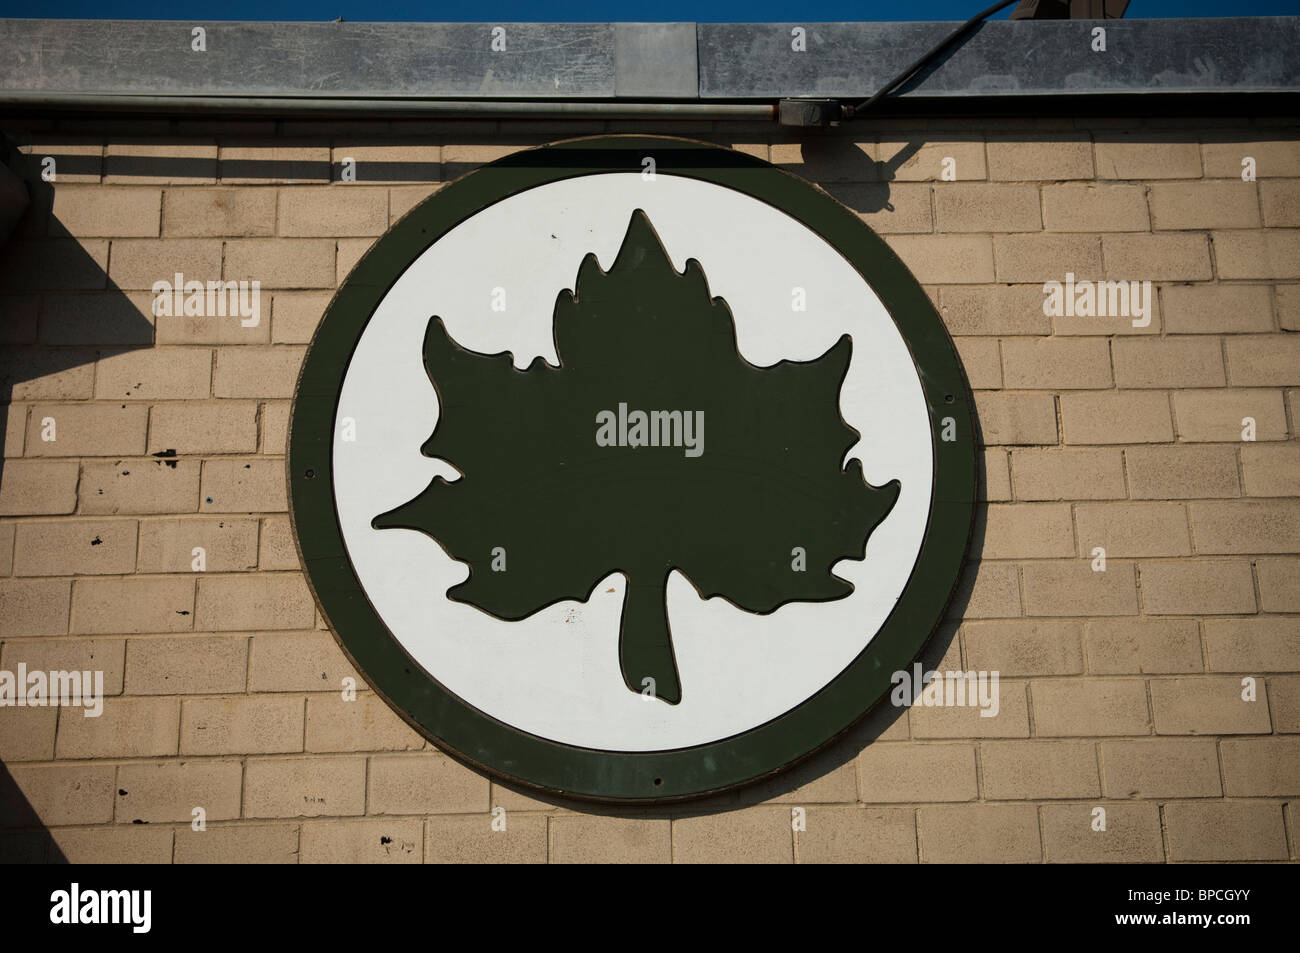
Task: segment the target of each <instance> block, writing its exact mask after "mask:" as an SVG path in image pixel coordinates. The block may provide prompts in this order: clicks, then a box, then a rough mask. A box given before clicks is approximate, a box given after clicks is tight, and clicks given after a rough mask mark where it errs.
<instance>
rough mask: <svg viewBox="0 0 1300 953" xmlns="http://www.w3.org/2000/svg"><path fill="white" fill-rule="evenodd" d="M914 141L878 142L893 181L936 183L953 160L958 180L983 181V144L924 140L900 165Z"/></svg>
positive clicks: (985, 173)
mask: <svg viewBox="0 0 1300 953" xmlns="http://www.w3.org/2000/svg"><path fill="white" fill-rule="evenodd" d="M914 141H915V140H911V139H909V140H906V141H888V140H885V141H881V142H878V143H876V145H875V147H874V150H873V151H874V153H875V156H876V158H877V160H878V161H880V162H884V163H886V164H887V165H889V166H890V167H891V168H893V179H892V180H893V181H896V182H934V181H938V180H939V177H940V176H941V175H942V173H943V168H944V164H943V163H944V160H945V159H949V158H950V159H952V160H953V165H954V171H955V172H956V175H957V180H958V181H968V180H971V179H984V178H987V177H988V169H987V167H986V165H985V162H984V143H983V142H982V141H975V140H950V141H942V140H930V141H923V142H922V144H921V148H920V149H918V150H916V151H915V152H913V153H911V154H910V155H909V156H908V157H907V158H906V159H905V160H904V161H902V162H901V163H899V164H898V165H897V166H895V165H894V163H895V162H897V161H898V157H899V156H900V155H901V154H902V153H903V152H904V150H906V149H908V147H909V146H910V145H912V144H913V143H914ZM772 153H773V161H776V146H775V145H774V146H773V147H772Z"/></svg>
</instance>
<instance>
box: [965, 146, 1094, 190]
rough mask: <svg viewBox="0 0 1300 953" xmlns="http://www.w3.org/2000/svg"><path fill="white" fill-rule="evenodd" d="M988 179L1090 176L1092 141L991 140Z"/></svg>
mask: <svg viewBox="0 0 1300 953" xmlns="http://www.w3.org/2000/svg"><path fill="white" fill-rule="evenodd" d="M987 148H988V160H989V178H990V179H992V180H994V181H1001V182H1030V181H1045V182H1058V181H1060V180H1062V179H1091V178H1092V177H1093V167H1092V142H1091V140H1089V139H1087V138H1083V137H1080V138H1078V139H1075V140H1071V139H1069V138H1067V137H1063V136H1062V137H1058V136H1055V135H1053V136H1044V137H1041V138H1033V139H1015V140H1012V141H1007V142H999V141H995V140H992V139H990V140H989V143H988V147H987Z"/></svg>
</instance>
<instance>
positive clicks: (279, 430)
mask: <svg viewBox="0 0 1300 953" xmlns="http://www.w3.org/2000/svg"><path fill="white" fill-rule="evenodd" d="M292 406H293V405H292V404H290V402H289V401H287V400H277V401H268V402H267V403H264V404H262V452H263V453H265V454H270V455H272V456H283V455H284V454H285V453H287V452H288V450H289V414H290V410H291V408H292Z"/></svg>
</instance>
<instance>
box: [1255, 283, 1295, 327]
mask: <svg viewBox="0 0 1300 953" xmlns="http://www.w3.org/2000/svg"><path fill="white" fill-rule="evenodd" d="M1273 300H1274V302H1275V303H1276V305H1277V322H1278V325H1279V326H1280V327H1281V328H1282V330H1284V331H1300V285H1276V286H1275V287H1274V289H1273ZM1262 330H1266V331H1270V330H1272V328H1263V329H1262Z"/></svg>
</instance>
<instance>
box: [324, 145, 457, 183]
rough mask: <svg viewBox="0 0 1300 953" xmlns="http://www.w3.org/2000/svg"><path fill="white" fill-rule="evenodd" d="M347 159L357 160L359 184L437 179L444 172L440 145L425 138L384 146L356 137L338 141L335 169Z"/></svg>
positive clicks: (335, 153) (431, 180)
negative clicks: (426, 141)
mask: <svg viewBox="0 0 1300 953" xmlns="http://www.w3.org/2000/svg"><path fill="white" fill-rule="evenodd" d="M344 159H351V160H352V161H353V162H355V163H356V181H357V183H371V182H380V183H384V184H392V183H395V182H421V183H423V182H437V181H438V179H439V178H440V177H441V175H442V149H441V147H439V146H436V145H429V144H427V143H425V142H424V141H423V140H413V141H409V142H390V143H384V144H383V145H375V144H373V143H371V142H366V141H363V140H357V139H353V140H347V139H343V140H338V141H336V142H335V143H334V153H333V160H334V166H335V168H336V170H338V169H339V167H340V166H341V164H342V162H343V161H344ZM335 178H336V179H337V178H338V175H337V174H336V176H335Z"/></svg>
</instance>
